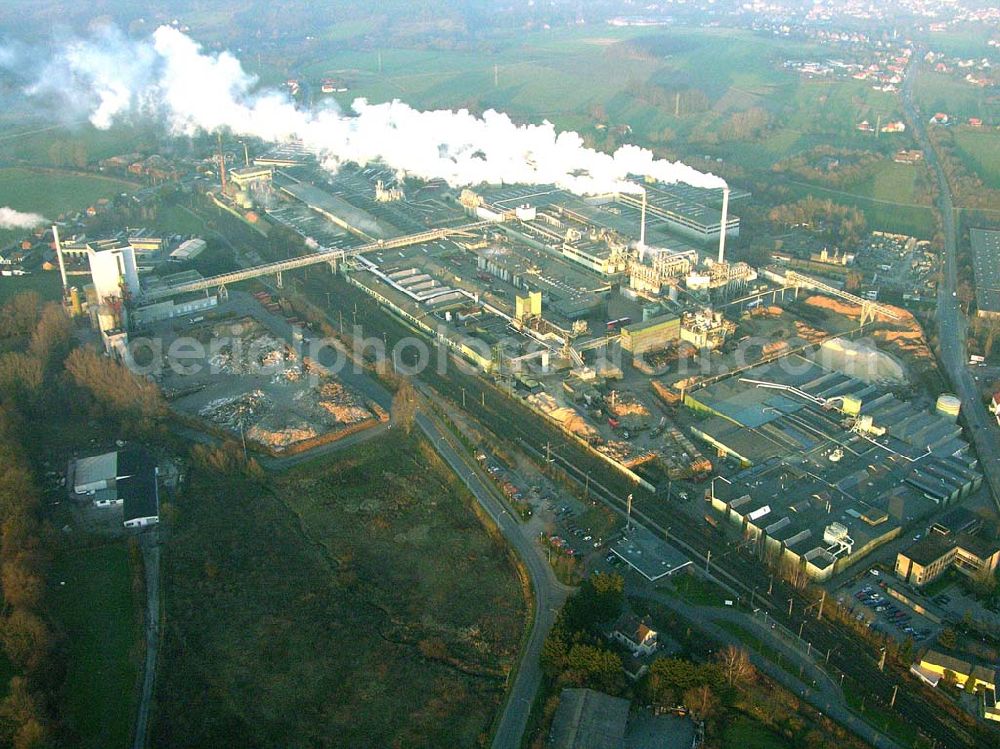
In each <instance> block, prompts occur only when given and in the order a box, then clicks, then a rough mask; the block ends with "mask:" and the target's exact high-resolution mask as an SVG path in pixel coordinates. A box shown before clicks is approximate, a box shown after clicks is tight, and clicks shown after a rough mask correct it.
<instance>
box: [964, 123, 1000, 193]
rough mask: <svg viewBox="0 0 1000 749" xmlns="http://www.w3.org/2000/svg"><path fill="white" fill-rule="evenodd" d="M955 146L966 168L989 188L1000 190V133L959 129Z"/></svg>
mask: <svg viewBox="0 0 1000 749" xmlns="http://www.w3.org/2000/svg"><path fill="white" fill-rule="evenodd" d="M955 145H956V146H958V153H959V155H960V156H961V158H962V160H963V161H965V164H966V166H967V167H968V168H969V169H970V170H971V171H972V172H974V173H975V174H977V175H978V176H979V178H980V179H981V180H982V181H983V184H985V185H986V186H987V187H992V188H993V189H995V190H1000V158H998V157H997V154H998V153H1000V132H997V131H995V130H993V131H991V130H972V129H969V128H964V127H963V128H959V129H958V130H956V131H955Z"/></svg>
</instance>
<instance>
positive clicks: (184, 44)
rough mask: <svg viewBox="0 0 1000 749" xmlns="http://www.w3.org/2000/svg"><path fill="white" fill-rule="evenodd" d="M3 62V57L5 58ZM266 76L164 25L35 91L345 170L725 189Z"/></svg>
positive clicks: (108, 117) (104, 45)
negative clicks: (271, 82) (301, 101)
mask: <svg viewBox="0 0 1000 749" xmlns="http://www.w3.org/2000/svg"><path fill="white" fill-rule="evenodd" d="M0 59H2V56H0ZM255 85H256V78H255V77H254V76H252V75H250V74H249V73H247V72H246V71H245V70H244V69H243V67H242V65H241V64H240V61H239V60H238V59H237V58H236V57H234V56H233V55H232V54H230V53H228V52H222V53H219V54H217V55H216V54H206V53H204V52H203V51H202V49H201V46H200V45H199V44H198V43H197V42H195V41H194V40H193V39H191V38H190V37H188V36H186V35H185V34H183V33H181V32H180V31H177V30H176V29H174V28H171V27H169V26H162V27H160V28H159V29H157V30H156V31H155V32H154V33H153V35H152V36H151V37H150V38H149V39H146V40H142V41H131V40H128V39H126V38H125V37H124V36H123V35H122V34H120V33H119V32H117V31H114V30H110V31H105V32H102V33H101V34H100V35H99V36H97V37H95V38H94V39H92V40H82V41H75V42H72V43H70V44H68V45H66V46H65V47H63V48H62V49H61V50H60V51H59V52H58V53H57V54H56V55H55V56H54V57H53V58H52V59H51V60H49V61H47V62H46V63H45V64H44V65H43V66H42V67H41V69H39V70H38V71H37V72H36V73H35V74H34V75H33V81H32V82H31V83H30V84H29V85H28V86H27V87H26V91H27V92H28V93H29V94H30V95H33V96H36V97H52V96H55V97H58V98H59V99H60V101H61V103H63V104H64V105H65V106H67V107H68V108H70V109H72V110H74V112H75V113H83V114H85V116H86V117H88V118H89V119H90V121H91V123H93V125H94V126H95V127H98V128H102V129H106V128H108V127H110V126H111V125H112V124H113V123H114V122H116V121H119V120H127V119H130V118H137V117H147V118H158V119H160V120H162V121H164V122H165V123H166V124H167V126H168V127H169V129H170V130H171V131H172V132H173V133H175V134H177V135H194V134H196V133H198V132H202V131H208V132H211V131H214V130H218V129H228V130H231V131H232V132H233V133H235V134H238V135H243V136H252V137H257V138H260V139H262V140H265V141H269V142H282V141H288V140H293V139H298V140H301V141H302V142H303V144H304V145H305V146H306V147H308V148H310V149H311V150H313V151H315V152H316V153H317V155H318V156H319V158H320V159H321V161H322V162H323V164H324V165H325V166H326V167H327V168H328V169H330V170H336V168H337V167H338V166H339V165H341V164H343V163H348V162H352V163H356V164H361V165H365V164H369V163H372V162H379V163H383V164H385V165H386V166H388V167H389V168H391V169H394V170H396V171H397V172H399V173H402V174H406V175H409V176H412V177H418V178H421V179H425V180H427V179H435V178H440V179H444V180H445V181H447V182H448V184H449V185H451V186H453V187H461V186H472V185H477V184H480V183H494V184H496V183H508V184H550V183H551V184H555V185H558V186H559V187H563V188H566V189H568V190H571V191H573V192H575V193H578V194H599V193H607V192H613V191H628V192H637V191H639V190H641V188H639V187H637V186H635V185H632V184H631V183H628V182H626V179H627V177H628V176H629V175H642V176H650V177H653V178H655V179H657V180H660V181H662V182H668V183H673V182H684V183H687V184H690V185H695V186H698V187H708V188H716V187H724V186H725V182H724V181H723V180H722V179H720V178H719V177H716V176H714V175H710V174H703V173H701V172H699V171H697V170H696V169H694V168H692V167H689V166H687V165H685V164H682V163H680V162H670V161H667V160H664V159H656V158H655V157H654V156H653V154H652V152H650V151H648V150H646V149H644V148H639V147H637V146H633V145H625V146H622V147H621V148H619V149H618V150H617V151H615V152H614V154H611V155H609V154H605V153H601V152H599V151H595V150H594V149H591V148H587V147H586V146H585V145H584V142H583V138H582V137H581V136H580V135H579V134H578V133H575V132H568V131H567V132H557V131H556V129H555V127H554V126H553V125H552V124H551V123H549V122H543V123H542V124H539V125H530V124H529V125H518V124H515V123H514V122H513V121H512V120H511V119H510V117H509V116H507V115H506V114H503V113H501V112H496V111H494V110H489V111H487V112H485V113H484V114H483V115H482V116H481V117H479V116H476V115H474V114H472V113H470V112H468V111H467V110H458V111H451V110H437V111H419V110H416V109H414V108H412V107H410V106H409V105H407V104H405V103H403V102H401V101H398V100H396V101H392V102H387V103H382V104H372V103H370V102H368V101H366V100H365V99H357V100H355V101H354V103H353V105H352V107H351V109H352V112H350V113H343V112H341V111H339V110H338V109H336V108H334V107H332V106H327V107H319V108H316V109H312V110H301V109H299V108H297V107H296V106H295V104H294V103H293V102H292V101H291V100H290V99H289V98H288V97H287V96H286V95H285V94H284V93H283V92H280V91H276V90H268V89H265V90H260V91H258V90H255Z"/></svg>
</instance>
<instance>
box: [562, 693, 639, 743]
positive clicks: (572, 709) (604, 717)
mask: <svg viewBox="0 0 1000 749" xmlns="http://www.w3.org/2000/svg"><path fill="white" fill-rule="evenodd" d="M628 711H629V701H628V700H623V699H622V698H620V697H612V696H610V695H607V694H604V693H603V692H596V691H594V690H593V689H564V690H563V691H562V694H561V695H560V696H559V706H558V707H557V708H556V712H555V715H554V716H553V717H552V729H551V731H550V734H549V743H548V746H550V747H553V749H622V747H624V746H625V730H626V728H627V726H628Z"/></svg>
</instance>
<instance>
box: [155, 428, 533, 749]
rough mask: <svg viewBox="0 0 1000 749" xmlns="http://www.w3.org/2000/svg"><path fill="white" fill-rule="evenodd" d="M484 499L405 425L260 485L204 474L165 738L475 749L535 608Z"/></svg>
mask: <svg viewBox="0 0 1000 749" xmlns="http://www.w3.org/2000/svg"><path fill="white" fill-rule="evenodd" d="M470 501H471V498H469V497H467V495H466V494H465V492H464V490H463V489H461V488H460V484H459V483H458V481H457V480H456V479H455V478H454V477H453V476H452V475H451V474H450V473H449V472H448V471H447V470H446V469H445V468H444V466H443V465H442V464H441V463H440V462H439V460H438V458H437V457H436V455H435V454H434V453H433V452H432V450H431V448H430V446H429V445H427V444H426V443H425V442H423V441H422V440H419V439H417V438H415V437H413V438H410V437H407V436H405V435H404V434H403V433H402V432H401V431H399V430H395V429H394V430H393V431H392V432H390V433H388V434H387V435H386V436H385V437H383V438H380V439H379V440H377V441H372V442H369V443H365V444H364V445H361V446H358V447H355V448H352V449H350V450H348V451H345V452H343V453H340V454H338V455H337V456H336V457H334V458H328V459H322V460H317V461H314V462H311V463H307V464H302V465H301V466H299V467H296V468H295V469H293V470H292V471H291V472H289V473H287V474H284V475H279V476H275V477H273V478H270V479H268V480H266V482H265V483H264V484H263V485H258V484H253V483H250V482H248V481H246V480H244V479H239V478H236V477H234V476H231V475H228V476H227V475H220V474H219V473H218V472H216V471H208V470H205V469H200V468H195V469H194V470H193V471H192V483H191V486H190V488H189V489H188V491H187V493H186V496H184V497H183V498H181V499H180V500H179V502H178V517H179V519H178V522H177V524H176V527H175V528H174V529H173V530H172V538H171V542H170V546H169V547H168V548H167V551H166V558H165V565H166V567H165V579H164V595H165V609H166V612H167V613H166V616H167V622H166V625H165V626H166V629H165V643H164V651H163V663H162V671H161V680H160V682H159V683H158V685H157V708H156V715H155V718H154V728H153V745H154V746H189V747H192V746H204V747H209V746H284V747H306V746H309V747H313V746H407V747H416V746H428V747H431V746H433V747H437V746H455V747H460V746H474V745H476V742H477V741H478V738H479V736H480V735H481V734H482V733H484V732H486V731H488V729H489V724H490V722H491V720H492V718H493V716H494V713H495V712H496V710H497V708H498V706H499V704H500V701H501V699H502V695H503V689H504V678H505V674H506V670H507V668H509V666H510V665H511V663H512V660H513V658H514V657H515V655H516V649H517V646H518V643H519V639H520V636H521V633H522V629H523V626H524V624H523V618H524V615H525V606H524V602H523V594H522V591H521V587H520V583H519V582H518V578H517V576H516V574H515V572H514V570H513V569H512V568H511V566H510V564H509V562H508V561H507V554H506V551H505V550H504V545H503V544H502V542H500V541H497V540H494V539H493V538H491V537H490V536H489V535H488V534H487V533H486V532H485V531H484V530H483V529H482V527H481V526H480V524H479V521H478V520H477V518H476V517H475V515H474V514H473V513H472V511H470V509H469V508H468V507H467V505H466V503H467V502H470Z"/></svg>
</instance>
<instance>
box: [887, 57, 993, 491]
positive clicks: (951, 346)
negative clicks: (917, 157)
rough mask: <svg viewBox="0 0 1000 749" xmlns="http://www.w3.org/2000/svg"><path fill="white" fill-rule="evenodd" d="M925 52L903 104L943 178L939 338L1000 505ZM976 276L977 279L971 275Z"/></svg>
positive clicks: (912, 68) (910, 71)
mask: <svg viewBox="0 0 1000 749" xmlns="http://www.w3.org/2000/svg"><path fill="white" fill-rule="evenodd" d="M921 57H922V53H921V52H920V51H917V50H915V51H914V54H913V59H912V61H911V62H910V65H909V67H908V68H907V70H906V79H905V80H904V82H903V90H902V98H903V109H904V111H905V112H906V118H907V119H908V120H909V124H910V127H912V128H913V132H914V134H915V135H916V138H917V142H918V143H919V144H920V147H921V148H922V149H923V151H924V158H925V160H926V161H927V164H928V165H929V166H930V167H931V169H933V170H934V176H935V179H936V180H937V183H938V210H939V211H940V213H941V221H942V224H943V227H942V228H943V229H944V252H945V263H944V273H943V278H942V282H941V284H940V285H939V287H938V299H937V322H938V339H939V341H940V343H939V346H940V359H941V364H942V365H943V366H944V369H945V371H946V372H947V373H948V379H949V380H950V381H951V384H952V387H953V388H954V389H955V392H956V394H957V395H958V397H959V398H961V399H962V415H963V416H964V417H965V421H966V424H967V425H968V431H969V434H968V436H969V438H970V439H971V441H972V444H973V445H974V446H975V448H976V453H977V454H978V455H979V462H980V469H981V470H982V472H983V475H984V477H985V480H986V483H987V484H988V485H989V487H990V490H991V492H992V495H993V502H994V504H995V505H996V506H997V509H998V510H1000V433H998V431H997V425H996V423H995V422H994V421H993V419H991V418H990V417H989V415H988V412H987V411H986V409H985V407H984V406H983V404H982V401H981V400H980V397H979V389H978V388H977V387H976V384H975V382H974V381H973V379H972V375H971V374H970V373H969V369H968V366H967V365H966V362H967V361H968V359H967V353H966V350H965V335H966V325H967V321H966V319H965V315H964V314H963V313H962V311H961V309H959V304H958V298H957V296H956V290H957V288H958V259H957V255H958V236H957V232H956V230H955V206H954V203H953V201H952V197H951V185H950V184H949V183H948V177H947V175H945V173H944V168H943V167H942V166H941V161H940V159H939V158H938V154H937V151H935V150H934V146H933V144H932V143H931V142H930V138H928V137H927V127H926V124H925V119H924V115H923V114H921V112H920V111H919V109H917V107H916V104H915V103H914V101H913V81H914V78H915V77H916V71H917V67H918V66H919V62H917V61H918V60H919V59H920V58H921ZM969 280H971V279H969Z"/></svg>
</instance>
